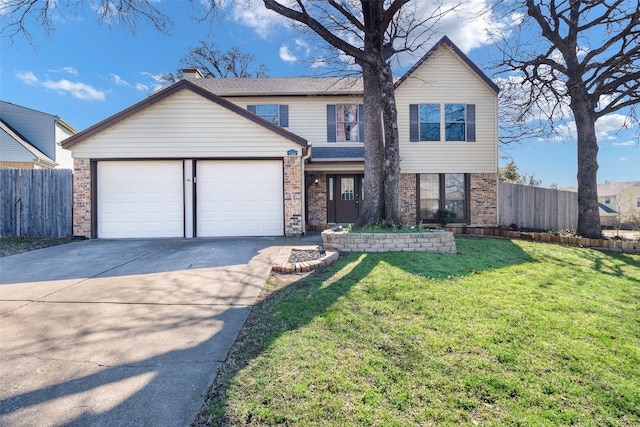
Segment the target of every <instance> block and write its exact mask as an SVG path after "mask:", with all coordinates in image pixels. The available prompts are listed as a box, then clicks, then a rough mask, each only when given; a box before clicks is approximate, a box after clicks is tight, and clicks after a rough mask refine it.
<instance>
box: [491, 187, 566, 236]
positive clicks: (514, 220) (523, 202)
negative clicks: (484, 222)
mask: <svg viewBox="0 0 640 427" xmlns="http://www.w3.org/2000/svg"><path fill="white" fill-rule="evenodd" d="M498 224H500V225H503V226H510V225H512V224H515V225H517V226H518V227H519V228H520V229H522V228H529V229H534V230H573V229H575V228H577V227H578V193H574V192H572V191H561V190H553V189H550V188H540V187H532V186H529V185H521V184H510V183H507V182H501V181H500V182H498Z"/></svg>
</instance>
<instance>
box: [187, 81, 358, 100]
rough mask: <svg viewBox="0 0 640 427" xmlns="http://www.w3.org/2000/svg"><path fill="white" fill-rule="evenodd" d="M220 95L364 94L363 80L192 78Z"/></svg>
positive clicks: (201, 85)
mask: <svg viewBox="0 0 640 427" xmlns="http://www.w3.org/2000/svg"><path fill="white" fill-rule="evenodd" d="M188 80H189V81H190V82H191V83H194V84H196V85H197V86H200V87H202V88H204V89H206V90H208V91H210V92H212V93H215V94H216V95H218V96H247V95H254V96H274V95H279V96H286V95H362V92H363V86H362V79H361V78H360V77H274V78H270V77H258V78H224V79H215V78H208V79H206V78H205V79H203V78H190V79H188Z"/></svg>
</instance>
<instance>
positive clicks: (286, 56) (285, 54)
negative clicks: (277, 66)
mask: <svg viewBox="0 0 640 427" xmlns="http://www.w3.org/2000/svg"><path fill="white" fill-rule="evenodd" d="M280 59H282V60H283V61H284V62H296V61H297V60H298V58H297V57H296V56H295V55H294V54H292V53H291V52H289V48H288V47H287V46H285V45H282V46H280Z"/></svg>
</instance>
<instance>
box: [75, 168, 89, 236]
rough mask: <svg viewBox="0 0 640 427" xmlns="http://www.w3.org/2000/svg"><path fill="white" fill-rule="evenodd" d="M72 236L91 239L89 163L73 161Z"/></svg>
mask: <svg viewBox="0 0 640 427" xmlns="http://www.w3.org/2000/svg"><path fill="white" fill-rule="evenodd" d="M73 235H74V236H83V237H91V161H90V160H89V159H73Z"/></svg>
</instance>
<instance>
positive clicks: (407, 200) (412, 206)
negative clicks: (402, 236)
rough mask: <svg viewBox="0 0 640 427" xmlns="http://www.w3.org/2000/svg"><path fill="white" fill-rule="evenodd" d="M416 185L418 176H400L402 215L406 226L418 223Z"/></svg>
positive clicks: (410, 174) (405, 174)
mask: <svg viewBox="0 0 640 427" xmlns="http://www.w3.org/2000/svg"><path fill="white" fill-rule="evenodd" d="M416 183H417V178H416V174H414V173H402V174H400V215H401V218H402V223H403V224H404V225H415V224H417V223H418V214H417V205H416V204H417V202H418V201H417V197H418V194H417V189H416Z"/></svg>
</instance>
